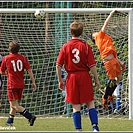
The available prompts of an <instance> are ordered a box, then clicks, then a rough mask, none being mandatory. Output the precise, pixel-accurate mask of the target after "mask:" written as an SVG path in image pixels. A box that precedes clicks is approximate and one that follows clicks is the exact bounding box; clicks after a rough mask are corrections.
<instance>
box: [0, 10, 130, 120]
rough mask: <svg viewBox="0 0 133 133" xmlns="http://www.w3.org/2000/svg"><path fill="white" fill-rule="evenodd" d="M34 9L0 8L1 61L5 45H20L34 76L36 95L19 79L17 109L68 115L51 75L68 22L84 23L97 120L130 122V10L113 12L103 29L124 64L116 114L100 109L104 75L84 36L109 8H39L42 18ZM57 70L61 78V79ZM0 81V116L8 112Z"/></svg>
mask: <svg viewBox="0 0 133 133" xmlns="http://www.w3.org/2000/svg"><path fill="white" fill-rule="evenodd" d="M36 10H37V9H2V8H1V9H0V26H1V28H0V35H1V37H0V40H1V41H0V48H1V51H0V52H1V54H2V56H4V55H6V54H8V53H9V51H8V43H9V42H10V41H12V40H16V41H18V42H19V43H20V46H21V50H20V53H22V54H24V55H26V56H27V57H28V59H29V61H30V63H31V67H32V69H33V73H34V75H35V79H36V84H37V91H36V92H34V93H33V92H32V88H31V81H30V78H29V76H28V74H27V73H26V74H25V89H24V92H23V100H22V101H21V103H20V104H21V105H23V106H24V107H26V108H27V109H28V110H29V111H30V112H32V113H33V114H35V115H38V116H60V115H63V116H71V113H72V112H71V111H72V108H71V105H70V104H68V103H65V102H64V99H65V98H64V95H65V92H62V91H61V90H59V89H58V82H57V76H56V71H55V65H56V59H57V56H58V52H59V49H60V48H61V46H62V45H63V44H64V43H66V42H67V41H68V40H69V39H70V38H71V35H70V32H69V25H70V23H71V22H73V21H75V20H76V21H81V22H83V23H84V33H83V35H82V39H84V40H85V41H87V42H88V43H89V44H90V45H91V47H92V48H93V51H94V54H95V59H96V61H97V69H98V74H99V79H100V83H101V88H100V89H99V90H95V89H94V93H95V104H96V108H97V110H98V114H99V116H100V117H109V118H110V117H129V119H133V91H132V90H133V85H132V84H133V76H132V74H133V59H132V56H133V46H132V42H133V30H132V27H133V10H132V9H130V8H117V9H116V10H118V11H121V13H118V14H114V15H113V16H112V19H111V21H110V23H109V26H108V28H107V33H108V34H109V35H110V36H111V37H112V38H113V40H114V45H115V48H116V50H117V53H118V56H119V58H120V59H121V60H123V61H124V62H125V64H126V67H127V70H126V71H125V72H124V73H123V89H122V92H121V104H120V112H119V113H115V112H114V109H112V108H111V105H110V109H109V110H107V111H106V110H104V108H103V106H102V105H101V97H102V94H103V90H104V87H105V84H106V82H107V76H106V72H105V69H104V67H103V64H102V61H101V59H100V56H99V52H98V50H97V48H96V46H94V44H93V43H92V42H91V39H90V35H91V33H92V32H94V31H99V30H100V28H101V27H102V25H103V23H104V21H105V19H106V18H107V16H108V15H109V13H110V12H111V11H112V10H114V9H113V8H91V9H88V8H83V9H81V8H78V9H77V8H54V9H53V8H46V9H45V8H43V9H41V10H43V11H44V12H45V17H44V18H42V19H37V18H36V17H35V16H34V13H35V11H36ZM66 75H67V74H66V72H65V71H64V70H62V76H63V77H64V80H65V77H66ZM6 80H7V78H6V77H4V76H3V89H2V90H1V93H2V94H1V103H2V108H1V109H0V113H1V114H0V115H2V116H6V115H8V113H9V102H8V100H7V92H6ZM81 112H82V115H86V114H87V110H86V107H85V105H83V106H82V111H81Z"/></svg>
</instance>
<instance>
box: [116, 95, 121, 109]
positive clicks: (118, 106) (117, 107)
mask: <svg viewBox="0 0 133 133" xmlns="http://www.w3.org/2000/svg"><path fill="white" fill-rule="evenodd" d="M120 100H121V99H120V98H119V97H117V98H116V109H117V110H119V109H120V105H121V102H120Z"/></svg>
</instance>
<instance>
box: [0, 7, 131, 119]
mask: <svg viewBox="0 0 133 133" xmlns="http://www.w3.org/2000/svg"><path fill="white" fill-rule="evenodd" d="M36 10H43V11H44V12H45V13H46V14H47V13H51V14H52V13H53V14H55V13H66V14H67V13H70V14H71V13H74V14H76V13H79V14H84V13H101V14H102V13H109V12H111V11H112V10H118V11H120V12H121V13H122V14H123V15H125V13H126V14H128V77H127V78H128V83H127V84H128V100H129V119H131V120H132V119H133V45H132V43H133V9H132V8H30V9H27V8H23V9H17V8H16V9H5V8H1V9H0V14H1V16H2V14H8V13H9V14H23V13H24V14H27V13H28V14H34V13H35V11H36ZM125 16H126V15H125ZM32 17H34V15H32ZM88 17H89V16H88ZM14 18H15V17H14ZM85 19H88V18H86V17H85ZM39 21H41V20H39ZM101 21H102V22H101V23H103V20H101ZM33 23H34V22H33ZM95 24H96V23H95ZM33 25H34V24H33ZM36 25H37V22H36ZM86 25H87V22H86ZM67 26H68V25H67ZM89 26H90V24H89ZM27 30H28V28H27ZM55 30H57V29H55ZM38 32H39V30H38ZM68 32H69V31H68ZM62 33H63V32H62ZM2 34H4V32H2ZM42 37H43V35H42ZM31 38H32V37H31ZM68 39H69V38H67V41H68ZM118 39H119V38H118ZM87 41H88V40H87ZM1 45H2V44H1ZM2 47H3V46H2ZM49 47H50V46H49ZM35 49H36V46H35ZM38 49H39V48H38ZM43 50H45V48H44V49H43ZM47 50H49V48H48V49H47ZM55 50H56V46H55ZM119 50H120V49H119ZM43 52H44V51H43ZM43 52H42V53H43ZM50 52H51V51H50ZM32 56H33V57H32V58H34V55H32ZM36 58H38V57H36ZM55 58H56V57H55ZM54 61H55V60H54ZM40 62H41V61H40ZM33 69H34V68H33ZM53 69H54V68H52V70H53ZM40 73H41V74H42V75H43V73H42V72H40ZM36 74H38V73H36ZM48 76H49V75H48ZM46 78H47V77H46ZM54 78H55V77H54ZM4 80H6V79H4ZM37 82H40V79H38V80H37ZM53 82H55V84H56V85H57V82H56V81H53ZM103 83H104V82H103ZM49 84H50V85H51V83H49ZM103 86H104V85H103ZM43 87H44V92H45V86H43ZM48 89H49V90H51V88H48ZM45 93H48V92H45ZM53 93H57V90H56V91H55V92H53ZM40 95H41V94H39V96H40ZM56 98H57V96H55V101H56V100H57V99H56ZM41 100H42V99H41ZM51 100H52V99H51ZM57 102H58V101H57ZM43 104H45V101H44V103H43ZM40 106H41V105H40ZM56 106H57V105H54V106H53V108H56ZM43 109H44V110H45V107H44V108H42V110H43ZM38 110H40V109H38ZM42 110H41V111H42ZM53 110H54V111H55V110H56V109H53ZM51 111H52V110H51ZM50 113H51V112H50ZM55 114H56V113H55Z"/></svg>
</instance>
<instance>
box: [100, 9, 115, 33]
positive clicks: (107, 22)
mask: <svg viewBox="0 0 133 133" xmlns="http://www.w3.org/2000/svg"><path fill="white" fill-rule="evenodd" d="M117 12H118V11H116V10H113V11H112V12H110V14H109V16H108V17H107V19H106V20H105V22H104V25H103V27H102V31H103V32H105V31H106V28H107V26H108V24H109V22H110V20H111V17H112V15H113V14H114V13H117Z"/></svg>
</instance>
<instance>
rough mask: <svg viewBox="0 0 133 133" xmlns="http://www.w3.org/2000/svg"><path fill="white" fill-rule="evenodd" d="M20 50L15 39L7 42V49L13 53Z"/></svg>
mask: <svg viewBox="0 0 133 133" xmlns="http://www.w3.org/2000/svg"><path fill="white" fill-rule="evenodd" d="M19 50H20V45H19V44H18V42H16V41H11V42H9V51H10V52H11V53H13V54H16V53H18V52H19Z"/></svg>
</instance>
